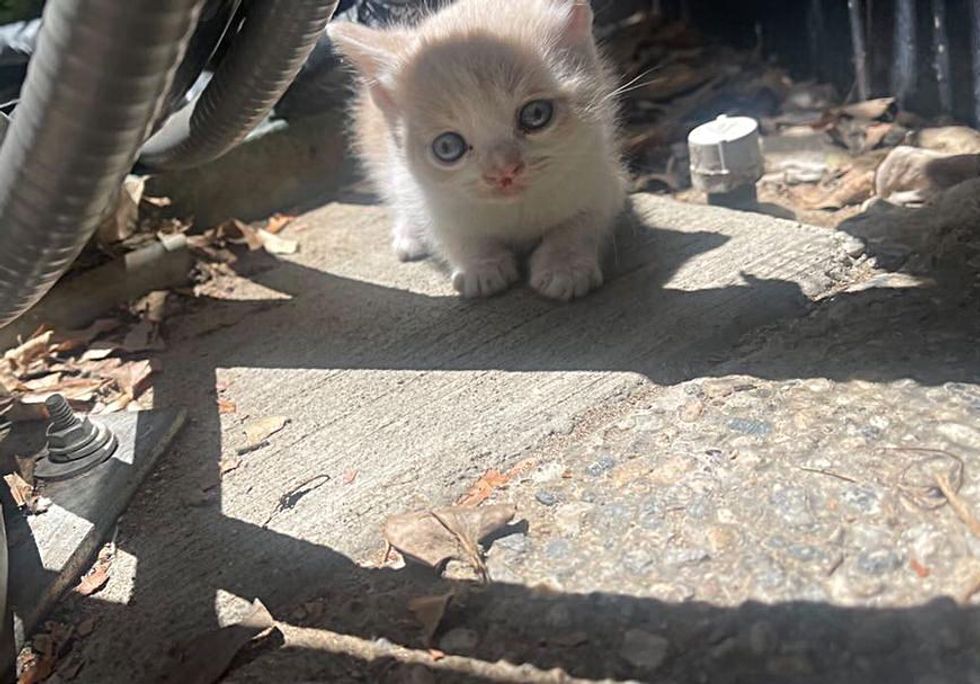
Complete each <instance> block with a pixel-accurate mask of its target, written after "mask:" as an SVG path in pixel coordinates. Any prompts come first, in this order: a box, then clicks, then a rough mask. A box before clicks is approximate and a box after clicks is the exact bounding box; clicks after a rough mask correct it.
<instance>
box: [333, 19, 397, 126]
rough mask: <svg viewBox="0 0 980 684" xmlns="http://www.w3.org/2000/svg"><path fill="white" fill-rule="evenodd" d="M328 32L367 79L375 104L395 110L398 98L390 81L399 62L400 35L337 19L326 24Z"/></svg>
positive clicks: (334, 42) (384, 108) (385, 109)
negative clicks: (395, 97) (393, 94)
mask: <svg viewBox="0 0 980 684" xmlns="http://www.w3.org/2000/svg"><path fill="white" fill-rule="evenodd" d="M327 35H328V36H329V37H330V42H331V43H332V44H333V46H334V47H335V48H336V49H337V51H338V52H339V53H340V54H341V55H343V57H344V58H345V59H346V60H347V61H348V62H350V64H351V65H352V66H353V67H354V68H355V69H357V72H358V73H359V74H360V75H361V78H363V79H364V82H365V84H366V85H367V88H368V92H369V93H370V94H371V99H373V100H374V103H375V104H376V105H378V107H380V108H381V109H382V110H384V111H386V112H391V111H392V110H394V109H395V100H394V98H393V97H392V92H391V87H390V84H389V83H388V81H389V79H390V77H391V74H392V72H393V71H394V70H395V68H396V67H397V65H398V57H397V46H398V44H399V43H400V39H399V37H398V36H397V34H395V33H394V32H391V31H379V30H377V29H372V28H368V27H367V26H362V25H360V24H355V23H354V22H350V21H338V22H333V23H330V24H328V25H327Z"/></svg>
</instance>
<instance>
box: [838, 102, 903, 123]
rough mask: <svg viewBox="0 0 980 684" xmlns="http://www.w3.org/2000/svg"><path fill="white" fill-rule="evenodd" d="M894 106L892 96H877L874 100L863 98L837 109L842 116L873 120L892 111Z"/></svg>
mask: <svg viewBox="0 0 980 684" xmlns="http://www.w3.org/2000/svg"><path fill="white" fill-rule="evenodd" d="M894 108H895V98H894V97H879V98H877V99H874V100H864V101H863V102H855V103H854V104H850V105H846V106H844V107H841V108H840V109H839V110H838V111H839V112H840V113H841V114H843V115H844V116H849V117H851V118H853V119H867V120H869V121H875V120H877V119H881V118H882V117H884V116H886V115H889V114H892V113H894Z"/></svg>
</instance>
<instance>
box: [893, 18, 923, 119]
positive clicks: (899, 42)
mask: <svg viewBox="0 0 980 684" xmlns="http://www.w3.org/2000/svg"><path fill="white" fill-rule="evenodd" d="M916 42H917V41H916V36H915V2H914V0H897V2H896V7H895V40H894V59H893V60H892V74H891V76H892V79H891V80H892V94H893V95H894V96H895V98H896V99H897V100H898V102H899V103H903V104H904V103H905V102H906V100H907V99H908V97H909V95H910V94H911V93H912V91H913V90H914V89H915V85H916V78H915V53H916Z"/></svg>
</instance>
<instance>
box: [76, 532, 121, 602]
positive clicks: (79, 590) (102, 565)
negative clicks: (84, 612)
mask: <svg viewBox="0 0 980 684" xmlns="http://www.w3.org/2000/svg"><path fill="white" fill-rule="evenodd" d="M115 553H116V547H115V544H112V543H110V544H106V545H105V546H103V547H102V550H101V551H99V555H98V557H97V558H96V559H95V563H94V564H93V565H92V567H91V569H89V571H88V572H87V573H86V574H85V575H84V576H83V577H82V579H81V580H79V582H78V585H77V586H76V587H75V593H76V594H78V595H79V596H91V595H92V594H95V593H96V592H98V591H99V590H100V589H102V588H103V587H104V586H105V585H106V584H107V583H108V582H109V572H110V570H111V569H112V560H113V558H114V557H115Z"/></svg>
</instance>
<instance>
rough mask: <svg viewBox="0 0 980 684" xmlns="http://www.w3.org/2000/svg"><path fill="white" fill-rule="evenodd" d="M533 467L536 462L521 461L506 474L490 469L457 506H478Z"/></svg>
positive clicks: (461, 498) (459, 500) (460, 499)
mask: <svg viewBox="0 0 980 684" xmlns="http://www.w3.org/2000/svg"><path fill="white" fill-rule="evenodd" d="M533 466H534V462H533V461H532V460H530V459H528V460H524V461H521V462H520V463H518V464H517V465H515V466H514V467H513V468H511V469H510V470H508V471H507V472H506V473H501V472H500V471H499V470H494V469H490V470H488V471H487V472H485V473H484V474H483V476H482V477H481V478H480V479H479V480H477V481H476V483H475V484H474V485H473V486H472V487H470V489H469V491H468V492H466V494H464V495H463V496H461V497H460V498H459V499H458V500H457V501H456V504H457V505H459V506H478V505H480V504H481V503H483V502H484V501H486V500H487V499H489V498H490V496H491V495H492V494H493V493H494V491H496V490H497V489H499V488H500V487H503V486H504V485H506V484H507V483H508V482H510V481H511V480H512V479H514V478H515V477H520V476H521V475H524V474H525V473H527V472H528V471H530V470H531V468H532V467H533Z"/></svg>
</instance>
